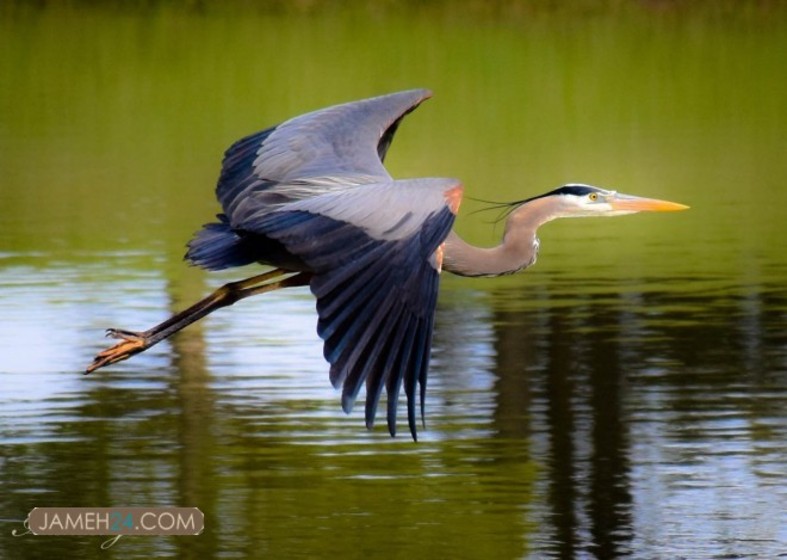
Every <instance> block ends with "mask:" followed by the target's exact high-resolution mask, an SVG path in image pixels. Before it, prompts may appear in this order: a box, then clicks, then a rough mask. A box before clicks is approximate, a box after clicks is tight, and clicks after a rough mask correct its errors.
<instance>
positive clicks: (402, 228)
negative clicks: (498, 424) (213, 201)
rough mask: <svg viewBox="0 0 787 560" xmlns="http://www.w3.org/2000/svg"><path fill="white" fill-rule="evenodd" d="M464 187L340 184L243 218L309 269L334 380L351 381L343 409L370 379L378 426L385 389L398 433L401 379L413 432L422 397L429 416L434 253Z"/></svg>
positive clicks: (369, 418) (369, 417)
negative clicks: (452, 199)
mask: <svg viewBox="0 0 787 560" xmlns="http://www.w3.org/2000/svg"><path fill="white" fill-rule="evenodd" d="M456 188H457V183H456V181H454V180H449V179H430V180H412V181H404V182H391V183H388V184H384V185H373V186H370V187H368V188H364V189H353V190H345V191H335V192H332V193H328V194H325V195H321V196H318V197H315V198H313V199H310V200H303V201H299V202H295V203H291V204H288V205H285V206H283V207H282V208H281V210H279V211H277V212H272V213H268V214H262V215H256V216H253V219H251V220H250V221H249V222H247V223H246V224H244V231H250V232H253V233H255V234H262V235H265V236H266V237H269V238H271V239H275V240H276V241H278V242H280V243H281V244H282V245H283V246H284V247H286V249H287V251H289V252H291V253H292V254H293V255H295V256H297V257H298V258H299V259H300V260H302V261H303V262H304V263H305V264H306V265H307V266H308V268H309V270H310V271H311V272H312V274H313V279H312V281H311V284H310V288H311V291H312V293H313V294H314V295H315V296H316V298H317V312H318V315H319V321H318V334H319V335H320V337H321V338H322V339H323V341H324V354H325V358H326V359H327V360H328V362H329V363H330V364H331V373H330V378H331V382H332V383H333V384H334V386H336V387H339V386H341V387H342V407H343V408H344V410H345V411H347V412H349V411H350V410H351V408H352V407H353V404H354V402H355V399H356V397H357V395H358V393H359V391H360V388H361V386H362V385H363V384H364V383H365V384H366V387H367V392H366V407H365V417H366V423H367V425H368V426H372V425H373V423H374V416H375V412H376V409H377V405H378V403H379V399H380V396H381V393H382V388H383V386H385V388H386V392H387V394H388V414H387V420H388V428H389V431H390V432H391V434H394V433H395V432H396V410H397V401H398V396H399V391H400V388H401V387H402V386H404V389H405V394H406V396H407V417H408V425H409V428H410V432H411V433H412V435H413V438H416V437H417V429H416V428H417V427H416V403H417V402H418V401H419V400H420V404H421V407H420V408H421V414H422V415H423V408H424V399H425V392H424V387H425V384H426V379H427V372H428V367H429V354H430V349H431V340H432V330H433V324H434V311H435V307H436V303H437V292H438V284H439V271H438V269H437V268H436V263H435V253H436V251H437V249H438V247H439V246H440V244H441V243H443V241H444V240H445V238H446V237H447V235H448V233H449V231H450V229H451V227H452V225H453V221H454V217H455V216H454V210H455V208H454V207H452V206H451V204H450V203H449V201H448V199H447V197H446V192H449V191H450V192H453V189H456ZM392 193H393V194H392ZM383 195H384V196H383ZM360 207H363V208H365V209H366V210H364V212H363V215H364V216H367V217H366V218H365V219H363V220H358V216H359V215H360V214H359V212H358V208H360ZM392 224H393V225H394V226H395V227H393V229H392V227H391V225H392ZM419 386H420V387H421V392H420V395H418V394H417V388H418V387H419ZM419 396H420V399H419Z"/></svg>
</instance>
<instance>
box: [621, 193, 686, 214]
mask: <svg viewBox="0 0 787 560" xmlns="http://www.w3.org/2000/svg"><path fill="white" fill-rule="evenodd" d="M607 202H609V204H610V206H612V208H613V209H614V210H624V211H627V212H676V211H678V210H686V209H687V208H689V207H688V206H686V205H685V204H678V203H677V202H669V201H668V200H658V199H656V198H643V197H641V196H631V195H628V194H619V193H615V194H614V195H613V196H611V197H610V198H609V199H608V200H607Z"/></svg>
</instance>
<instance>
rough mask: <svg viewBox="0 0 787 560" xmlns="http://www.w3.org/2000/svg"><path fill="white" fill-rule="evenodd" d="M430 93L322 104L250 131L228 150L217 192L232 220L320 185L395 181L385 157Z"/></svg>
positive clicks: (240, 219)
mask: <svg viewBox="0 0 787 560" xmlns="http://www.w3.org/2000/svg"><path fill="white" fill-rule="evenodd" d="M430 96H431V92H429V91H428V90H425V89H416V90H409V91H402V92H398V93H392V94H389V95H382V96H379V97H373V98H370V99H363V100H361V101H353V102H350V103H344V104H341V105H335V106H333V107H328V108H325V109H320V110H318V111H314V112H311V113H307V114H305V115H301V116H298V117H295V118H292V119H290V120H288V121H285V122H283V123H281V124H279V125H277V126H274V127H271V128H268V129H266V130H263V131H262V132H257V133H255V134H251V135H249V136H247V137H245V138H242V139H241V140H239V141H237V142H235V143H234V144H233V145H232V146H230V148H229V149H228V150H227V152H226V153H225V155H224V161H223V163H222V170H221V174H220V176H219V180H218V184H217V186H216V196H217V198H218V199H219V202H220V203H221V205H222V207H223V209H224V213H225V214H226V215H227V216H228V217H229V219H230V222H231V223H232V224H233V225H236V224H238V223H239V222H243V221H246V220H247V219H248V217H249V214H250V213H254V212H257V211H258V210H259V209H260V208H261V207H264V206H276V205H280V204H285V203H287V202H291V201H293V200H299V199H303V198H309V197H311V196H314V194H315V190H323V191H330V190H332V189H334V188H336V187H338V186H347V185H354V186H357V185H361V184H367V183H376V182H380V181H387V180H390V179H391V177H390V175H389V174H388V172H387V171H386V170H385V167H384V166H383V160H384V158H385V154H386V152H387V150H388V147H389V145H390V144H391V141H392V140H393V136H394V134H395V132H396V130H397V128H398V126H399V124H400V122H401V120H402V119H403V118H404V117H405V116H406V115H407V114H408V113H410V112H411V111H413V110H414V109H415V108H416V107H418V105H420V104H421V102H423V101H424V100H426V99H428V98H429V97H430Z"/></svg>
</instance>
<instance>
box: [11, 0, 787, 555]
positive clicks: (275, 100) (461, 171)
mask: <svg viewBox="0 0 787 560" xmlns="http://www.w3.org/2000/svg"><path fill="white" fill-rule="evenodd" d="M210 6H212V5H208V7H210ZM605 6H607V8H605V9H604V10H600V11H591V13H585V12H582V13H580V14H577V13H574V12H569V11H566V12H563V11H560V10H558V11H554V12H553V11H547V13H546V14H544V13H541V12H533V13H531V12H529V11H516V10H515V11H514V12H510V13H509V12H505V13H504V14H503V15H502V16H501V15H500V14H496V13H491V12H486V11H482V12H481V14H480V15H479V12H477V11H476V12H472V13H473V14H474V16H473V17H470V16H466V15H463V14H462V12H461V11H456V12H451V10H448V9H445V10H444V11H441V12H440V17H435V15H434V14H425V13H421V12H419V11H417V10H413V11H405V12H401V13H400V12H398V11H396V10H383V11H381V12H379V13H377V12H374V13H371V12H370V11H369V10H368V9H366V8H360V9H358V10H355V11H354V10H349V9H348V10H346V11H344V10H343V11H337V13H327V12H322V11H321V12H320V13H319V17H318V15H317V14H314V13H311V12H309V10H307V9H306V10H304V11H303V13H302V12H301V11H298V10H296V11H294V12H289V11H287V10H284V11H283V12H280V13H279V12H277V13H276V14H265V13H262V12H260V11H256V10H253V11H251V12H249V13H245V12H243V10H241V11H240V12H238V13H235V12H230V13H225V12H219V13H213V12H212V11H211V10H210V9H209V10H208V11H207V12H206V13H195V12H192V11H189V10H185V11H181V10H178V9H171V10H158V11H157V10H152V11H151V10H145V11H142V12H141V13H136V11H134V10H128V11H123V12H121V11H117V10H105V9H101V8H98V7H93V8H90V9H83V8H78V7H73V6H72V7H70V8H69V7H65V8H62V7H61V8H53V7H52V6H49V7H46V8H42V9H34V10H32V9H31V10H21V11H13V10H7V8H6V11H2V10H3V9H0V16H2V17H1V18H0V170H2V179H0V520H1V521H2V522H1V523H0V558H14V559H17V558H20V559H25V558H43V557H47V558H49V557H56V558H71V557H73V558H76V557H79V558H115V557H116V558H124V559H125V558H150V557H171V558H201V559H202V558H299V557H302V558H314V557H339V556H341V557H345V558H376V557H380V558H412V557H415V558H421V557H435V558H437V557H455V558H620V557H629V558H642V559H651V558H689V559H694V558H698V559H699V558H702V559H704V558H718V559H722V558H724V559H726V558H756V559H772V558H779V557H784V556H786V555H787V509H786V508H785V506H784V504H785V503H787V469H786V468H785V465H786V464H787V443H785V442H787V412H785V411H787V260H785V257H784V243H783V240H784V239H785V235H786V234H787V222H785V219H784V210H783V209H784V207H785V205H787V190H785V189H784V188H783V185H784V184H785V181H787V159H785V158H784V149H785V146H787V135H785V132H784V131H785V130H787V105H785V104H784V99H785V98H787V66H785V65H784V61H783V56H782V54H781V53H783V52H787V50H785V49H787V18H785V14H784V13H782V11H781V10H779V9H777V8H772V11H767V10H766V8H763V7H762V5H759V4H758V5H756V6H758V7H753V6H755V5H754V4H748V3H742V4H741V7H740V9H724V10H722V12H723V13H722V12H720V13H716V12H712V13H704V12H702V11H691V10H689V11H687V12H682V11H680V10H676V11H673V10H670V9H666V8H665V9H662V8H658V7H655V6H652V7H648V6H649V5H648V6H645V7H643V6H644V5H640V4H637V5H636V6H639V7H636V8H631V9H620V10H613V9H609V6H608V5H605ZM382 36H384V37H386V40H385V41H381V40H380V37H382ZM415 86H425V87H430V88H432V89H433V90H434V91H435V98H434V99H433V100H430V101H429V102H428V103H426V104H424V106H423V107H422V108H419V109H418V111H417V112H415V113H414V114H413V115H411V116H409V117H408V119H407V120H406V121H405V122H404V123H403V125H402V127H401V129H400V131H399V132H398V133H397V138H396V141H395V142H394V144H393V146H392V148H391V151H390V155H389V160H388V165H389V168H390V169H391V171H392V173H393V174H394V175H395V176H439V175H445V176H456V177H461V178H462V180H463V182H464V184H465V192H466V194H467V195H468V199H467V200H466V201H465V202H464V205H463V209H462V213H461V214H460V217H459V220H458V226H457V227H458V229H459V230H460V232H461V233H462V235H463V236H465V237H467V238H468V239H469V240H470V241H473V242H475V243H479V244H492V243H494V242H496V241H497V240H498V239H499V236H500V234H501V228H500V226H499V225H494V224H491V223H489V219H490V215H489V213H478V214H474V213H473V211H474V210H478V209H479V208H481V207H483V205H482V204H481V203H479V202H477V201H474V200H471V197H475V198H479V199H486V200H515V199H522V198H525V197H527V196H532V195H534V194H538V193H540V192H544V191H546V190H549V189H551V188H553V187H554V186H556V185H557V184H560V183H562V182H568V181H583V182H589V183H594V184H599V185H601V186H609V187H613V188H620V190H621V191H624V192H630V193H632V194H641V195H644V196H653V197H658V198H665V199H670V200H676V201H679V202H683V203H686V204H688V205H690V206H691V207H692V208H691V210H689V211H687V212H682V213H676V214H670V215H666V214H665V215H659V216H656V215H652V216H644V215H640V216H631V217H626V218H620V219H614V220H564V221H559V222H556V223H553V224H549V225H547V226H545V227H544V228H543V231H541V232H540V237H541V240H542V244H541V253H540V256H539V262H538V263H537V264H536V265H535V266H534V267H533V268H532V269H530V270H528V271H526V272H525V273H523V274H520V275H516V276H511V277H506V278H500V279H473V280H470V279H463V278H457V277H450V276H448V275H446V276H445V277H444V278H443V279H442V280H441V293H440V301H439V305H438V311H437V320H436V332H435V340H434V347H433V361H432V367H431V370H430V378H429V388H428V392H427V402H426V419H425V420H426V425H425V427H423V428H421V429H420V432H419V441H418V443H413V442H412V441H411V440H410V439H409V438H408V437H406V429H405V420H404V416H401V417H400V432H402V433H401V434H400V435H398V436H397V437H396V438H391V437H389V436H388V434H387V431H386V429H385V426H384V424H385V423H384V421H383V420H382V419H378V425H377V426H375V428H374V429H373V430H370V431H369V430H366V428H365V427H364V422H363V411H362V410H361V409H362V407H358V409H356V410H354V411H352V413H351V414H349V415H345V414H344V413H342V411H341V407H340V395H339V394H338V393H337V392H335V391H334V390H333V389H332V388H331V387H330V384H329V381H328V372H327V370H328V368H327V366H326V364H325V362H324V360H323V357H322V348H321V343H320V341H319V339H318V337H317V335H316V333H315V323H316V318H315V312H314V301H313V299H312V297H311V296H310V295H309V293H308V291H306V290H303V289H293V290H285V291H282V292H277V293H272V294H266V295H264V296H260V297H259V298H250V299H249V300H247V301H244V302H243V303H241V304H239V305H237V306H234V307H232V308H230V309H225V310H222V311H220V312H217V313H215V314H213V315H211V316H210V317H208V318H206V319H205V320H203V321H201V322H199V323H197V324H195V325H193V326H192V327H189V328H188V329H186V330H184V331H183V332H181V333H180V334H179V335H178V336H176V337H174V338H173V339H172V340H170V341H167V342H165V343H162V344H160V345H158V346H156V347H154V348H152V349H150V350H149V351H148V352H146V353H144V354H141V355H139V356H136V357H134V358H133V359H131V360H129V361H126V362H123V363H120V364H117V365H115V366H113V367H111V368H108V369H106V370H101V371H99V372H96V373H94V374H92V375H90V376H84V375H82V371H83V370H84V368H85V366H86V365H87V364H88V363H89V362H90V360H91V359H92V356H93V355H94V354H95V353H96V352H97V351H99V350H101V349H102V348H103V347H104V346H105V344H106V342H107V341H106V340H105V339H104V338H103V337H102V334H103V331H104V329H105V328H107V327H121V328H129V329H144V328H147V327H149V326H151V325H153V324H155V323H157V322H159V321H161V320H163V319H165V318H166V317H167V316H169V315H170V314H171V313H173V312H175V311H177V310H180V309H183V308H184V307H186V306H187V305H189V304H190V303H192V302H193V301H195V300H197V299H198V298H200V297H202V296H203V295H205V294H206V293H208V292H209V291H210V290H211V289H213V288H216V287H218V286H220V285H221V284H223V283H225V282H229V281H232V280H237V279H239V278H242V277H245V276H250V275H251V274H253V273H256V272H257V271H258V270H259V269H257V268H254V269H253V270H252V268H249V269H248V270H237V271H227V272H223V273H220V274H206V273H203V272H200V271H198V270H194V269H190V268H188V267H187V266H186V265H185V264H184V263H183V262H182V260H181V257H182V253H183V244H184V243H185V242H186V241H187V240H188V239H189V237H190V235H191V233H192V232H193V231H194V230H196V229H197V228H198V227H199V226H200V225H201V224H202V223H204V222H206V221H209V220H210V219H211V218H212V215H213V214H215V212H216V211H218V206H217V204H216V202H215V201H214V199H213V186H214V184H215V179H216V176H217V174H218V169H219V164H220V158H221V153H222V151H223V150H224V149H225V148H226V147H227V146H228V145H229V144H230V143H231V142H232V141H233V140H235V139H236V138H239V137H240V136H242V135H244V134H247V133H249V132H252V131H254V130H258V129H262V128H264V127H265V126H268V125H271V124H274V123H276V122H279V121H281V120H283V119H285V118H287V117H289V116H292V115H294V114H298V113H301V112H304V111H307V110H310V109H314V108H317V107H320V106H325V105H330V104H332V103H335V102H340V101H346V100H351V99H356V98H361V97H364V96H366V95H373V94H376V93H383V92H387V91H395V90H399V89H406V88H408V87H415ZM491 219H494V215H492V216H491ZM44 506H47V507H56V506H82V507H90V506H95V507H129V506H182V507H189V506H195V507H199V508H200V509H201V510H202V511H203V512H204V514H205V531H204V532H203V533H202V534H201V535H199V536H190V537H147V536H144V537H143V536H139V537H136V536H134V537H123V538H121V539H120V540H119V541H118V542H116V543H114V544H113V545H112V546H111V547H109V548H106V549H102V548H101V545H102V543H104V542H105V541H106V540H107V539H106V538H104V537H82V536H78V537H54V536H34V535H29V534H28V535H22V536H14V535H13V534H12V532H14V531H15V532H16V533H17V534H20V533H23V532H24V527H23V522H24V520H25V518H26V516H27V514H28V512H29V511H30V510H31V509H33V508H34V507H44Z"/></svg>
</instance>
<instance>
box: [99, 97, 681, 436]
mask: <svg viewBox="0 0 787 560" xmlns="http://www.w3.org/2000/svg"><path fill="white" fill-rule="evenodd" d="M430 96H431V93H430V92H429V91H427V90H423V89H419V90H412V91H404V92H399V93H393V94H390V95H383V96H380V97H374V98H371V99H365V100H361V101H355V102H352V103H346V104H343V105H337V106H334V107H329V108H327V109H322V110H319V111H315V112H313V113H309V114H306V115H302V116H299V117H295V118H293V119H291V120H288V121H286V122H284V123H283V124H280V125H278V126H274V127H272V128H269V129H267V130H264V131H262V132H258V133H257V134H253V135H251V136H248V137H246V138H243V139H242V140H239V141H238V142H236V143H235V144H233V145H232V146H231V147H230V148H229V150H228V151H227V153H226V154H225V157H224V162H223V166H222V170H221V175H220V177H219V180H218V185H217V187H216V195H217V197H218V200H219V202H220V203H221V206H222V209H223V213H222V214H220V215H219V216H218V220H219V221H217V222H215V223H210V224H207V225H205V226H204V227H203V228H202V229H201V230H199V231H198V232H197V233H196V235H195V236H194V238H193V239H192V240H191V242H190V243H189V244H188V252H187V254H186V259H187V260H188V261H189V262H191V263H192V264H195V265H197V266H200V267H202V268H205V269H208V270H220V269H224V268H229V267H236V266H243V265H247V264H252V263H263V264H266V265H270V266H273V267H275V268H274V270H271V271H269V272H265V273H264V274H260V275H258V276H253V277H251V278H248V279H245V280H241V281H239V282H233V283H230V284H227V285H225V286H222V287H221V288H219V289H218V290H216V291H215V292H214V293H212V294H211V295H209V296H208V297H206V298H205V299H203V300H201V301H199V302H198V303H196V304H195V305H193V306H192V307H189V308H188V309H186V310H185V311H182V312H180V313H178V314H176V315H174V316H173V317H171V318H170V319H167V320H166V321H164V322H163V323H161V324H159V325H156V326H155V327H153V328H151V329H150V330H147V331H144V332H131V331H125V330H119V329H110V330H109V331H108V332H107V335H108V336H111V337H113V338H117V339H120V342H119V343H117V344H115V345H114V346H112V347H111V348H108V349H107V350H104V351H103V352H101V353H99V354H98V355H97V356H96V357H95V359H94V361H93V362H92V363H91V364H90V366H88V368H87V371H86V373H90V372H92V371H94V370H96V369H98V368H100V367H103V366H106V365H109V364H112V363H115V362H119V361H121V360H124V359H126V358H128V357H130V356H132V355H134V354H137V353H139V352H142V351H143V350H146V349H148V348H150V347H151V346H153V345H154V344H156V343H158V342H160V341H162V340H164V339H165V338H167V337H169V336H171V335H172V334H174V333H176V332H178V331H179V330H181V329H182V328H184V327H186V326H187V325H189V324H191V323H193V322H194V321H197V320H199V319H201V318H202V317H204V316H206V315H208V314H209V313H211V312H213V311H215V310H216V309H219V308H221V307H226V306H228V305H232V304H233V303H235V302H237V301H238V300H240V299H243V298H246V297H248V296H253V295H256V294H261V293H264V292H268V291H272V290H277V289H280V288H286V287H290V286H305V285H308V286H309V287H310V289H311V291H312V293H313V294H314V295H315V296H316V298H317V314H318V316H319V320H318V323H317V333H318V334H319V335H320V337H321V338H322V339H323V340H324V354H325V359H326V360H327V361H328V362H329V363H330V366H331V367H330V380H331V383H332V384H333V385H334V387H336V388H338V387H342V408H343V409H344V411H345V412H348V413H349V412H350V410H351V408H352V406H353V403H354V402H355V399H356V396H357V394H358V392H359V390H360V388H361V385H362V384H363V383H364V382H365V383H366V425H367V427H369V428H371V427H372V425H373V423H374V419H375V414H376V410H377V404H378V402H379V400H380V395H381V393H382V388H383V385H385V388H386V393H387V402H388V415H387V420H388V430H389V432H390V433H391V435H392V436H393V435H395V433H396V409H397V402H398V397H399V390H400V387H401V386H402V385H403V386H404V391H405V394H406V395H407V418H408V422H409V427H410V433H411V434H412V437H413V439H417V434H416V413H415V407H416V388H417V386H420V408H421V417H422V418H423V415H424V394H425V391H426V376H427V370H428V367H429V355H430V350H431V340H432V330H433V324H434V314H435V306H436V301H437V290H438V278H439V275H440V271H441V270H447V271H449V272H452V273H454V274H458V275H460V276H500V275H504V274H512V273H514V272H518V271H520V270H522V269H524V268H527V267H528V266H530V265H532V264H533V263H534V262H535V260H536V255H537V253H538V245H539V241H538V237H536V230H537V229H538V227H539V226H541V225H542V224H544V223H546V222H548V221H550V220H554V219H555V218H565V217H573V216H619V215H623V214H631V213H635V212H641V211H668V210H682V209H685V208H687V207H686V206H684V205H682V204H676V203H673V202H666V201H662V200H655V199H649V198H641V197H634V196H628V195H624V194H620V193H617V192H615V191H609V190H604V189H600V188H596V187H592V186H589V185H581V184H570V185H565V186H563V187H560V188H558V189H555V190H553V191H551V192H548V193H546V194H543V195H541V196H536V197H533V198H528V199H525V200H520V201H518V202H513V203H511V204H510V205H509V207H508V212H509V214H508V219H507V221H506V224H505V232H504V234H503V240H502V242H501V243H500V244H499V245H498V246H496V247H492V248H479V247H474V246H472V245H469V244H467V243H466V242H464V241H463V240H462V239H460V238H459V237H458V236H457V235H456V233H454V232H453V231H451V227H452V226H453V223H454V218H455V217H456V213H457V211H458V209H459V203H460V202H461V199H462V185H461V183H460V182H459V181H457V180H455V179H393V178H392V177H391V176H390V175H389V174H388V172H387V171H386V170H385V168H384V167H383V160H384V158H385V154H386V152H387V150H388V147H389V146H390V144H391V140H392V139H393V136H394V133H395V132H396V129H397V127H398V126H399V124H400V122H401V121H402V119H403V118H404V117H405V115H407V114H408V113H410V112H411V111H412V110H414V109H415V108H416V107H417V106H418V105H419V104H420V103H421V102H422V101H424V100H425V99H427V98H429V97H430Z"/></svg>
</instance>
